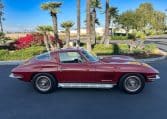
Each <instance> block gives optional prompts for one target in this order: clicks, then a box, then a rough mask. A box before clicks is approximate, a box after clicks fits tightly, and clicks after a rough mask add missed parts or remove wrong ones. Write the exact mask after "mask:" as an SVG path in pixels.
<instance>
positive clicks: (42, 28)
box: [36, 25, 53, 51]
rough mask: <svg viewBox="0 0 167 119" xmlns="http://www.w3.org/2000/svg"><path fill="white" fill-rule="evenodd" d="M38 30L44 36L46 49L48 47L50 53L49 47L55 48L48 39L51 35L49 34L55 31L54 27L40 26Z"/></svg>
mask: <svg viewBox="0 0 167 119" xmlns="http://www.w3.org/2000/svg"><path fill="white" fill-rule="evenodd" d="M36 29H37V31H39V32H40V33H42V34H43V36H44V44H45V47H46V49H47V51H50V48H49V45H50V47H51V48H53V45H52V43H51V41H50V39H49V37H48V34H49V32H51V31H53V28H52V26H45V25H43V26H38V27H37V28H36Z"/></svg>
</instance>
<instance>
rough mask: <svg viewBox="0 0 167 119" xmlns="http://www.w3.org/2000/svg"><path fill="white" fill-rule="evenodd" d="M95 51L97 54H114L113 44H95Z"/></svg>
mask: <svg viewBox="0 0 167 119" xmlns="http://www.w3.org/2000/svg"><path fill="white" fill-rule="evenodd" d="M93 52H94V53H95V54H97V55H111V54H113V45H112V44H110V45H104V44H97V45H95V46H94V49H93Z"/></svg>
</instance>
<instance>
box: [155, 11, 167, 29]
mask: <svg viewBox="0 0 167 119" xmlns="http://www.w3.org/2000/svg"><path fill="white" fill-rule="evenodd" d="M165 20H166V15H165V13H162V12H160V11H154V18H153V19H152V27H153V29H155V30H156V31H163V30H164V29H165V25H166V21H165Z"/></svg>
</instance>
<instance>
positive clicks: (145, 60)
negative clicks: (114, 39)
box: [0, 56, 167, 65]
mask: <svg viewBox="0 0 167 119" xmlns="http://www.w3.org/2000/svg"><path fill="white" fill-rule="evenodd" d="M166 58H167V56H162V57H158V58H147V59H136V60H137V61H139V62H146V63H149V62H155V61H160V60H164V59H166ZM24 61H25V60H16V61H0V65H19V64H22V63H23V62H24Z"/></svg>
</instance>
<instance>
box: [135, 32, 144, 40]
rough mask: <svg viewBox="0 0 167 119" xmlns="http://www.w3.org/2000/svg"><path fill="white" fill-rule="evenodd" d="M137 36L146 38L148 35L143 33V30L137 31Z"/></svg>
mask: <svg viewBox="0 0 167 119" xmlns="http://www.w3.org/2000/svg"><path fill="white" fill-rule="evenodd" d="M136 38H140V39H142V40H145V39H146V35H145V34H144V33H143V32H140V31H139V32H137V33H136Z"/></svg>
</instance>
